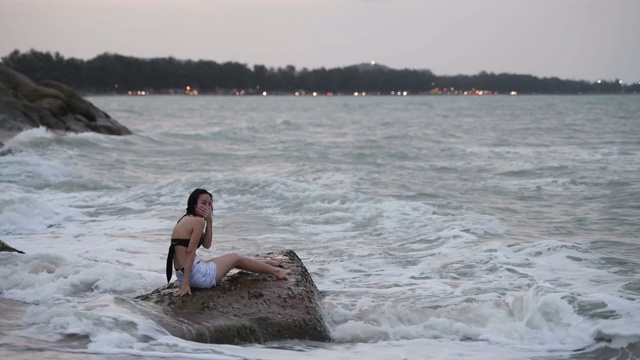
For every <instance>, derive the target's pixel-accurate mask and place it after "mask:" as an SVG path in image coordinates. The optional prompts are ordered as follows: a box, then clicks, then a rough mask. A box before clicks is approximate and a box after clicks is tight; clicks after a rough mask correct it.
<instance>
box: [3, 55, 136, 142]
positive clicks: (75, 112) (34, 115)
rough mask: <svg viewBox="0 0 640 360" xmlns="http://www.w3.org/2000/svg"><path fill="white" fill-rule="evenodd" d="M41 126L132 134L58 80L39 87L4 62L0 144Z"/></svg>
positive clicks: (76, 130) (46, 82)
mask: <svg viewBox="0 0 640 360" xmlns="http://www.w3.org/2000/svg"><path fill="white" fill-rule="evenodd" d="M40 126H43V127H46V128H47V129H50V130H54V131H60V132H67V131H70V132H76V133H79V132H97V133H101V134H109V135H129V134H131V131H129V129H127V128H126V127H125V126H123V125H122V124H120V123H118V122H117V121H116V120H114V119H112V118H111V117H110V116H109V115H108V114H107V113H105V112H104V111H102V110H100V109H98V108H97V107H95V106H94V105H93V104H91V103H90V102H88V101H86V100H84V99H83V98H82V97H80V96H79V95H78V94H77V93H76V92H75V91H74V90H73V89H71V88H69V87H68V86H65V85H63V84H60V83H57V82H55V81H45V82H43V83H42V84H36V83H34V82H33V81H31V79H29V78H28V77H26V76H24V75H23V74H20V73H19V72H17V71H14V70H12V69H10V68H9V67H7V66H6V65H4V64H1V63H0V144H1V141H3V140H7V139H9V138H11V137H12V136H13V135H15V134H17V133H18V132H20V131H23V130H27V129H30V128H34V127H40Z"/></svg>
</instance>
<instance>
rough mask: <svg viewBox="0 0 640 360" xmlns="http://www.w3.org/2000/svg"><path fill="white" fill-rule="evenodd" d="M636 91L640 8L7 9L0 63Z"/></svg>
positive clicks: (47, 1)
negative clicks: (488, 77) (514, 78)
mask: <svg viewBox="0 0 640 360" xmlns="http://www.w3.org/2000/svg"><path fill="white" fill-rule="evenodd" d="M15 49H18V50H21V51H28V50H29V49H35V50H38V51H51V52H55V51H58V52H60V54H61V55H63V56H64V57H67V58H69V57H76V58H80V59H85V60H87V59H90V58H93V57H95V56H96V55H98V54H102V53H105V52H109V53H117V54H121V55H128V56H135V57H144V58H154V57H167V56H173V57H176V58H178V59H192V60H200V59H202V60H213V61H216V62H219V63H222V62H226V61H237V62H240V63H243V64H247V65H248V66H250V67H252V66H253V65H255V64H260V65H266V66H267V67H284V66H286V65H294V66H295V67H296V68H297V69H302V68H304V67H306V68H308V69H316V68H320V67H326V68H334V67H342V66H348V65H354V64H359V63H363V62H370V61H372V60H373V61H376V62H377V63H379V64H383V65H387V66H389V67H392V68H395V69H403V68H409V69H430V70H431V71H433V72H434V73H435V74H436V75H456V74H465V75H474V74H477V73H479V72H480V71H483V70H485V71H488V72H495V73H502V72H508V73H517V74H531V75H534V76H539V77H550V76H557V77H560V78H562V79H575V80H589V81H594V80H598V79H603V80H614V79H621V80H622V81H623V82H624V83H631V82H640V0H0V56H6V55H8V54H9V53H10V52H11V51H13V50H15Z"/></svg>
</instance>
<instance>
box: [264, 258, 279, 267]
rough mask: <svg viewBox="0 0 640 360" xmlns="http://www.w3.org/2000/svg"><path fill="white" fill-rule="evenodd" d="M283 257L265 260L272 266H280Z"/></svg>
mask: <svg viewBox="0 0 640 360" xmlns="http://www.w3.org/2000/svg"><path fill="white" fill-rule="evenodd" d="M282 261H283V260H282V259H275V260H265V261H264V262H265V263H267V264H269V265H271V266H275V267H278V266H280V265H281V264H282Z"/></svg>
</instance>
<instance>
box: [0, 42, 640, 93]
mask: <svg viewBox="0 0 640 360" xmlns="http://www.w3.org/2000/svg"><path fill="white" fill-rule="evenodd" d="M2 62H3V63H4V64H5V65H7V66H9V67H11V68H13V69H14V70H16V71H19V72H21V73H23V74H25V75H26V76H28V77H30V78H31V79H32V80H34V81H36V82H39V81H43V80H55V81H58V82H61V83H64V84H67V85H69V86H71V87H73V88H75V89H77V90H79V91H83V92H91V93H126V92H127V91H130V90H133V91H136V90H147V91H151V92H156V93H167V92H174V93H175V92H182V91H184V89H185V88H186V86H190V87H191V88H192V89H197V90H198V91H199V92H200V93H217V94H227V93H235V92H236V91H244V92H245V93H247V94H252V93H262V92H263V91H267V92H272V93H273V92H275V93H292V92H294V91H298V90H305V91H309V92H311V91H317V92H320V93H326V92H333V93H347V94H349V93H353V92H362V91H365V92H368V93H373V94H376V93H379V94H389V93H391V92H392V91H407V92H408V93H411V94H420V93H434V92H435V93H437V92H439V91H440V92H442V91H444V92H452V91H455V90H458V91H471V90H472V89H479V90H489V91H492V92H494V93H495V92H497V93H509V92H511V91H517V92H518V93H522V94H527V93H534V94H607V93H634V92H640V84H638V83H636V84H633V85H623V84H622V83H621V82H620V81H618V80H613V81H601V82H593V83H590V82H587V81H576V80H561V79H559V78H556V77H553V78H538V77H535V76H531V75H517V74H493V73H487V72H481V73H479V74H477V75H471V76H469V75H457V76H436V75H434V74H433V73H431V72H430V71H428V70H411V69H402V70H396V69H390V68H388V67H385V66H382V65H370V64H362V65H354V66H348V67H342V68H333V69H325V68H320V69H313V70H309V69H306V68H303V69H302V70H297V69H296V68H295V67H294V66H292V65H287V66H285V67H279V68H267V67H266V66H264V65H254V66H253V68H252V69H251V68H249V67H248V66H247V65H245V64H241V63H238V62H225V63H221V64H220V63H217V62H215V61H205V60H198V61H193V60H177V59H175V58H173V57H168V58H154V59H140V58H135V57H130V56H122V55H118V54H109V53H105V54H102V55H98V56H96V57H95V58H93V59H90V60H80V59H76V58H64V57H63V56H62V55H60V54H59V53H57V52H56V53H54V54H51V53H50V52H39V51H36V50H31V51H29V52H24V53H21V52H20V51H18V50H15V51H13V52H12V53H11V54H9V55H7V56H5V57H3V58H2ZM452 88H453V89H455V90H451V89H452Z"/></svg>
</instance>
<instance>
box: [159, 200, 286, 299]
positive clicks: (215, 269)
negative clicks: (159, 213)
mask: <svg viewBox="0 0 640 360" xmlns="http://www.w3.org/2000/svg"><path fill="white" fill-rule="evenodd" d="M212 220H213V196H212V195H211V193H209V192H208V191H207V190H204V189H195V190H194V191H193V192H192V193H191V195H189V199H188V200H187V213H186V214H184V215H183V216H182V217H181V218H180V220H178V223H177V224H176V226H175V227H174V228H173V232H172V233H171V246H170V247H169V255H168V258H167V282H169V281H170V280H171V275H172V272H173V271H172V269H171V267H172V266H173V267H174V268H175V269H176V277H177V278H178V282H179V283H181V286H180V289H178V290H176V291H175V292H174V293H173V296H183V295H187V294H191V287H194V288H211V287H214V286H215V285H216V283H218V282H219V281H220V280H221V279H222V278H223V277H224V276H225V275H226V274H227V273H228V272H229V271H231V269H233V268H240V269H243V270H247V271H252V272H256V273H263V274H273V275H275V276H276V277H277V278H278V280H282V279H284V278H285V276H286V275H287V273H289V271H291V270H288V269H282V268H279V267H277V266H279V265H280V264H281V263H282V260H279V261H265V262H262V261H258V260H255V259H251V258H248V257H244V256H240V255H238V254H234V253H231V254H227V255H224V256H220V257H217V258H214V259H209V260H201V259H200V258H198V257H197V256H196V249H197V248H198V247H200V246H203V247H204V248H205V249H208V248H210V247H211V240H212V233H211V228H212V223H211V222H212Z"/></svg>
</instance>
